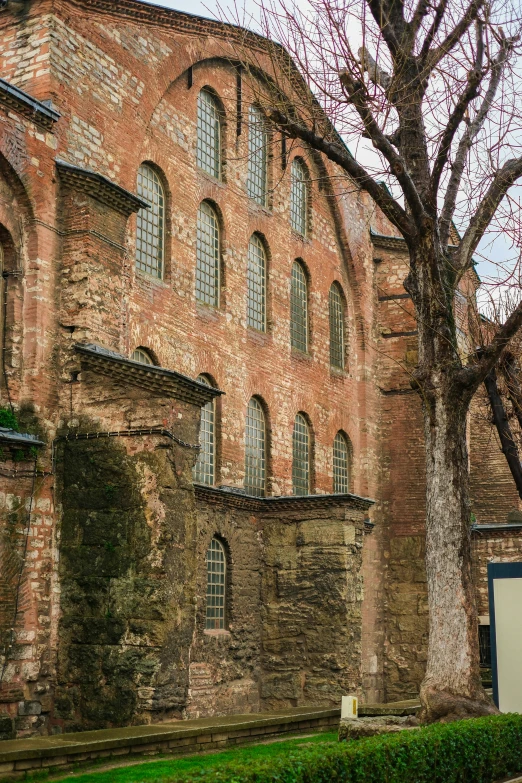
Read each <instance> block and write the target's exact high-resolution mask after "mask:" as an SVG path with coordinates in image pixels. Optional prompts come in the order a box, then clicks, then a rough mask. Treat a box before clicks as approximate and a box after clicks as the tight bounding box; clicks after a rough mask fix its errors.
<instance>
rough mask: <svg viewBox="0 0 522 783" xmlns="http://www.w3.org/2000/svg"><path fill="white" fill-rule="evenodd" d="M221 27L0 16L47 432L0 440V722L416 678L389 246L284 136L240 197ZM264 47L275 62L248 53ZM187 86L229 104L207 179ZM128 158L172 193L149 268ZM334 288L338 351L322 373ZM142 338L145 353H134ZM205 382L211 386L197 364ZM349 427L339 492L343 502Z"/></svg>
mask: <svg viewBox="0 0 522 783" xmlns="http://www.w3.org/2000/svg"><path fill="white" fill-rule="evenodd" d="M234 35H236V33H235V32H234V29H233V28H225V27H223V26H222V25H219V24H217V23H213V22H209V21H207V20H203V19H199V18H197V17H191V16H189V15H184V14H180V13H177V12H174V11H168V10H166V9H161V8H156V7H153V6H148V5H145V4H140V3H139V2H136V0H118V2H109V1H108V0H86V1H85V0H83V1H82V2H79V0H78V2H77V0H33V1H32V2H18V1H15V0H10V2H8V3H7V6H6V7H5V8H4V9H3V10H2V11H0V59H1V64H2V70H1V74H2V76H3V77H4V79H5V80H6V81H5V82H3V83H0V122H1V123H2V124H1V126H0V128H1V131H0V244H1V246H2V249H3V266H4V270H5V282H4V289H5V290H4V294H5V303H6V306H5V323H6V329H5V350H4V351H3V356H4V365H5V372H4V371H3V369H2V376H3V377H2V379H1V380H0V393H1V403H2V407H9V404H10V401H11V402H12V404H13V406H14V408H15V410H16V412H17V415H18V418H19V424H20V430H21V431H22V432H25V433H30V434H32V435H33V436H35V437H36V438H37V440H31V439H30V438H27V439H26V440H25V441H24V442H23V443H19V444H16V443H15V442H14V441H9V435H8V434H5V435H3V436H2V434H1V432H0V436H1V437H3V438H4V441H3V442H5V444H6V445H5V448H3V450H2V462H1V464H0V469H1V473H0V482H1V484H0V486H1V491H0V513H1V515H2V516H1V527H0V531H1V535H2V538H1V540H0V568H1V570H0V636H1V639H0V641H1V648H2V649H4V650H5V653H4V658H3V659H0V662H1V664H2V666H3V671H2V675H3V676H2V682H1V687H0V710H1V712H2V714H3V715H4V717H3V718H2V717H0V734H2V736H7V735H10V734H12V733H13V732H15V733H17V734H18V735H19V736H24V735H29V734H34V733H45V732H49V731H64V730H72V729H75V728H79V727H83V728H89V727H95V726H109V725H117V724H123V723H132V722H135V723H136V722H149V721H158V720H164V719H168V718H171V719H172V718H182V717H186V716H203V715H208V714H219V713H227V712H246V711H255V710H259V709H274V708H277V707H283V706H284V707H286V706H289V705H295V706H300V705H303V704H312V703H313V704H335V703H337V702H338V701H339V698H340V696H341V694H342V693H346V692H354V691H356V692H358V693H359V694H360V695H361V696H362V697H363V698H365V699H366V700H369V701H374V700H378V699H393V698H400V697H403V696H405V695H409V694H411V693H414V692H415V691H416V689H417V688H418V684H419V682H420V679H421V678H422V672H423V662H424V660H425V651H426V634H427V609H426V597H425V576H424V569H423V562H422V551H423V517H424V489H423V469H424V467H423V464H424V463H423V446H422V440H423V436H422V421H421V415H420V408H419V403H418V400H417V398H416V397H415V395H414V394H413V393H412V392H411V388H410V386H409V380H408V374H407V371H408V368H409V367H413V366H414V364H415V351H416V335H415V322H414V319H413V317H412V315H411V302H410V301H409V299H408V298H407V296H406V295H405V292H404V289H403V287H402V280H403V278H404V276H405V266H406V257H405V250H404V246H403V244H402V242H401V241H400V240H399V239H394V238H390V235H391V234H392V233H393V231H392V230H391V228H390V226H389V225H387V224H386V221H385V220H384V219H383V218H382V216H380V215H379V214H378V213H377V212H376V210H375V207H374V206H373V205H372V204H371V203H370V202H369V200H368V199H367V198H366V197H365V196H364V195H362V194H360V193H357V192H355V191H354V189H353V187H348V188H347V187H345V183H342V185H341V186H340V187H338V186H337V185H338V180H337V179H335V178H333V179H331V178H330V175H331V174H334V173H335V174H338V172H334V171H333V170H332V168H331V167H330V166H329V165H327V163H326V162H325V161H324V160H322V159H321V158H320V157H319V156H317V155H314V154H312V153H311V152H309V151H308V150H306V149H304V148H301V147H299V146H296V145H292V146H291V147H290V145H287V146H288V148H287V150H286V152H284V146H283V141H282V139H281V137H280V135H279V134H277V133H273V134H272V135H271V137H270V144H269V161H268V171H269V198H268V202H267V206H266V207H265V206H261V205H259V204H257V203H255V202H254V201H253V200H252V199H250V198H248V196H247V192H246V178H247V172H248V123H247V118H248V109H249V105H250V102H251V101H253V97H252V95H251V90H250V88H249V84H248V82H247V80H246V79H242V78H241V74H240V72H238V69H237V67H236V66H235V64H234V57H235V55H234V40H233V39H234ZM241 45H242V46H243V45H244V42H242V44H241ZM251 45H252V47H254V49H255V59H256V63H257V65H260V66H262V68H264V69H265V70H266V72H267V74H268V75H270V69H271V67H272V64H271V62H270V60H269V59H268V58H266V55H265V53H264V51H263V46H262V42H260V41H257V43H256V40H255V39H252V42H251ZM256 47H257V48H256ZM250 87H251V85H250ZM202 88H206V89H208V90H211V91H212V92H213V94H215V95H216V96H217V98H218V100H219V105H220V107H221V109H220V110H221V115H222V116H221V128H222V136H221V151H222V155H223V169H222V176H221V178H220V179H219V180H218V179H216V178H214V177H212V176H210V175H208V174H206V173H205V172H203V171H202V170H201V169H199V168H198V167H197V165H196V138H197V131H196V117H197V114H196V113H197V96H198V94H199V92H200V90H201V89H202ZM256 89H260V90H262V89H263V87H262V80H261V79H260V81H259V84H258V85H257V87H256ZM249 95H250V97H249ZM295 157H300V158H302V159H304V161H305V162H306V165H307V167H308V170H309V173H310V184H309V193H310V200H309V205H308V216H307V217H308V224H309V230H308V231H307V234H306V237H303V236H301V235H300V234H299V233H298V232H296V231H294V230H293V229H292V228H291V222H290V168H291V163H292V160H293V159H294V158H295ZM144 162H145V163H147V164H148V165H149V166H151V167H153V169H154V171H156V172H157V174H158V176H159V178H160V181H161V183H162V185H163V189H164V192H165V242H164V246H165V253H164V258H163V262H164V271H163V274H162V276H161V278H154V277H151V276H150V275H146V274H143V273H141V272H139V271H137V269H136V266H135V260H134V259H135V255H136V213H137V212H138V210H139V209H140V208H143V204H142V202H141V201H140V199H139V198H138V197H137V196H136V195H135V194H136V187H137V186H136V182H137V172H138V169H139V167H140V165H142V164H143V163H144ZM336 183H337V185H336ZM337 190H338V191H339V193H338V194H337V195H336V191H337ZM203 201H206V202H207V203H209V204H211V205H212V206H213V208H214V209H215V211H216V214H217V216H218V222H219V229H220V238H221V246H220V257H219V266H220V270H219V271H220V274H219V279H220V283H219V285H220V288H219V306H218V307H211V306H208V305H204V304H201V303H200V302H198V301H197V299H196V297H195V265H196V231H197V221H196V215H197V212H198V207H199V205H200V204H201V202H203ZM254 233H257V235H258V236H260V237H261V238H262V239H263V241H264V242H265V243H266V245H265V247H266V252H267V259H268V268H267V291H266V309H267V328H266V331H265V332H260V331H256V330H254V329H252V328H250V327H249V326H248V325H247V320H246V290H247V266H248V260H247V248H248V243H249V239H250V237H251V236H252V234H254ZM295 259H300V260H301V262H302V264H303V268H304V269H305V270H306V275H307V282H308V287H309V299H308V308H309V322H310V324H309V325H310V340H309V349H308V351H307V352H304V353H303V352H300V351H297V350H295V349H292V348H291V340H290V317H289V313H290V276H291V269H292V263H293V262H294V260H295ZM335 281H336V282H337V283H339V284H340V286H341V288H342V292H343V296H344V300H345V305H346V318H345V332H346V343H347V351H346V366H345V368H344V369H336V368H333V367H331V366H330V323H329V291H330V288H331V286H332V283H333V282H335ZM470 286H471V283H470ZM459 317H461V318H462V327H463V329H464V330H465V313H463V314H462V315H461V316H459ZM81 346H84V347H83V348H82V347H81ZM89 346H90V347H89ZM138 346H141V347H144V348H146V349H147V350H148V351H149V352H150V355H151V356H152V357H153V358H154V361H155V364H156V365H157V368H152V369H151V368H148V367H147V366H143V367H141V368H140V367H139V366H137V365H136V363H134V362H129V361H127V360H126V359H125V358H124V357H129V356H130V355H131V354H132V352H133V351H134V349H135V348H136V347H138ZM100 349H104V350H100ZM160 368H165V369H160ZM200 374H204V375H205V376H206V377H208V378H209V379H210V380H211V381H212V384H213V386H214V387H216V389H219V390H221V391H222V392H223V393H224V394H223V395H222V396H220V395H219V394H218V392H214V391H212V390H209V389H208V388H205V387H204V386H202V385H201V384H199V383H197V382H195V381H194V380H191V379H195V378H197V377H198V376H199V375H200ZM253 396H256V397H257V398H258V399H259V400H261V401H262V404H263V409H264V411H265V415H266V419H267V495H268V497H266V498H254V497H250V496H247V495H245V494H244V493H242V487H243V481H244V474H245V468H244V466H245V421H246V412H247V405H248V402H249V400H250V399H251V398H252V397H253ZM214 397H215V398H216V421H217V429H216V438H217V444H216V457H217V461H216V475H215V481H214V485H215V486H213V487H203V486H196V487H195V486H194V483H193V478H192V468H193V465H194V462H195V459H196V456H197V450H196V449H194V448H191V447H192V446H194V445H195V444H196V443H197V441H198V429H199V422H200V409H201V406H202V405H204V404H206V403H207V402H208V401H209V400H211V399H213V398H214ZM298 412H302V413H303V414H305V415H306V418H307V421H308V423H309V425H310V431H311V441H312V445H311V447H312V460H311V465H312V471H311V492H312V493H313V494H312V495H311V496H309V497H304V498H303V497H298V496H292V430H293V424H294V419H295V416H296V414H297V413H298ZM486 429H487V427H485V425H484V423H483V421H482V420H481V421H480V427H479V425H478V424H477V426H474V422H473V420H472V421H471V425H470V433H471V434H470V446H471V449H470V452H471V468H472V483H473V491H474V498H475V514H476V516H477V519H478V520H479V521H484V522H503V521H505V517H506V514H507V512H508V511H509V510H511V509H512V508H518V500H517V498H516V493H515V492H514V489H513V487H512V485H511V483H510V481H509V476H507V474H506V469H505V466H504V464H503V463H502V461H501V460H498V459H497V454H495V453H493V458H492V459H491V460H490V454H491V453H492V450H491V447H490V446H489V444H488V442H487V438H488V437H489V435H488V433H487V432H486ZM340 431H342V432H343V433H345V434H346V436H347V437H348V438H349V444H350V452H351V465H350V483H349V490H350V493H353V494H343V495H333V494H332V492H333V452H332V447H333V441H334V438H335V436H336V434H337V433H338V432H340ZM94 436H97V437H94ZM485 461H487V463H488V465H491V466H493V468H494V470H495V471H496V474H495V475H496V476H497V477H498V480H499V481H502V482H503V486H504V487H505V493H504V497H503V499H502V502H497V501H496V500H495V499H494V493H495V492H496V487H498V483H497V479H495V480H491V482H490V483H489V484H488V479H486V478H485V476H486V475H489V474H488V473H487V470H485V468H484V463H485ZM493 468H492V469H493ZM488 469H489V468H488ZM506 476H507V478H506ZM365 498H372V499H373V501H374V503H372V502H371V501H367V500H365ZM369 516H371V520H372V523H373V527H372V523H370V522H369V519H368V517H369ZM29 520H30V522H29ZM213 538H216V539H217V540H219V541H220V542H222V546H223V551H224V552H225V553H226V606H225V613H226V627H225V628H223V629H220V630H218V631H209V630H208V629H207V628H206V627H205V607H206V603H205V600H206V599H205V591H206V587H207V584H206V580H207V576H206V565H205V555H206V552H207V549H208V547H209V544H210V541H211V540H212V539H213ZM510 556H511V553H510ZM483 557H487V554H484V555H483ZM15 609H16V610H17V611H16V617H15ZM13 619H14V622H13ZM11 629H13V630H11Z"/></svg>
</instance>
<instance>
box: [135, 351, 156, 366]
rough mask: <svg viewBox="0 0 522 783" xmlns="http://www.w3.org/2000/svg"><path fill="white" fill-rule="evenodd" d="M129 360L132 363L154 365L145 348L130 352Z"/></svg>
mask: <svg viewBox="0 0 522 783" xmlns="http://www.w3.org/2000/svg"><path fill="white" fill-rule="evenodd" d="M131 359H132V361H133V362H139V363H140V364H154V362H153V361H152V358H151V356H150V354H149V352H148V351H146V350H145V348H136V350H135V351H133V352H132V356H131Z"/></svg>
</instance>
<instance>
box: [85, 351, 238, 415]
mask: <svg viewBox="0 0 522 783" xmlns="http://www.w3.org/2000/svg"><path fill="white" fill-rule="evenodd" d="M74 350H75V352H76V353H77V354H79V357H80V362H81V366H82V368H84V367H85V368H86V369H88V370H90V371H91V372H94V373H99V374H100V375H106V376H109V377H110V378H112V379H113V380H115V381H119V382H121V383H123V384H125V385H131V386H137V387H138V388H140V389H147V391H150V392H152V393H153V394H155V395H156V396H158V397H170V398H172V399H175V400H181V401H182V402H188V403H189V404H191V405H197V406H198V407H202V406H203V405H206V403H207V402H211V400H213V399H214V398H215V397H219V396H220V395H222V394H223V392H222V391H220V390H219V389H214V388H213V387H211V386H206V385H205V384H203V383H200V382H199V381H195V380H193V379H192V378H189V377H188V376H187V375H182V374H181V373H179V372H175V371H174V370H166V369H165V368H164V367H156V366H154V365H149V364H142V363H141V362H136V361H134V360H133V359H128V358H127V357H126V356H122V354H119V353H116V352H115V351H109V350H108V349H107V348H102V347H101V346H99V345H93V344H92V343H76V345H75V346H74Z"/></svg>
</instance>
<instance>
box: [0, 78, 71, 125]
mask: <svg viewBox="0 0 522 783" xmlns="http://www.w3.org/2000/svg"><path fill="white" fill-rule="evenodd" d="M0 103H3V104H4V105H5V106H7V107H8V108H9V109H13V110H14V111H16V112H18V113H19V114H22V115H23V116H24V117H28V118H29V119H30V120H33V122H35V123H36V124H38V125H42V126H43V127H44V128H45V129H46V130H52V128H53V126H54V123H55V122H58V120H59V119H60V117H61V115H60V113H59V112H57V111H56V109H52V108H51V107H50V106H47V105H46V104H45V103H42V101H38V100H36V98H33V97H32V96H31V95H29V93H27V92H24V90H21V89H20V88H19V87H16V86H15V85H14V84H10V82H7V81H6V80H5V79H0Z"/></svg>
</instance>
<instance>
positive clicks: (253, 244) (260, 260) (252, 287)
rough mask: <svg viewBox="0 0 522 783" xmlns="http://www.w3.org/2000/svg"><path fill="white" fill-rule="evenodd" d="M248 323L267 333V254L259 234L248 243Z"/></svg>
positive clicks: (253, 236)
mask: <svg viewBox="0 0 522 783" xmlns="http://www.w3.org/2000/svg"><path fill="white" fill-rule="evenodd" d="M247 323H248V325H249V326H251V327H252V328H253V329H258V330H259V331H260V332H264V331H266V253H265V248H264V246H263V243H262V241H261V239H260V238H259V237H258V235H257V234H253V235H252V236H251V237H250V242H249V243H248V301H247Z"/></svg>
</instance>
